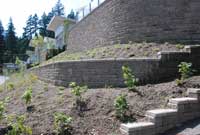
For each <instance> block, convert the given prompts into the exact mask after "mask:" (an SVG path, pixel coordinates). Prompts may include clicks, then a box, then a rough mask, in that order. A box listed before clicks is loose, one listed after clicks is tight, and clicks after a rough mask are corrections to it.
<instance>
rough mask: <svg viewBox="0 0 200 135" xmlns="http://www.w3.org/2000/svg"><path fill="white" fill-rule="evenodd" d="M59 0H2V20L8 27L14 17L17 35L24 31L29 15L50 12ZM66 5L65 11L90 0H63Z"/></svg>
mask: <svg viewBox="0 0 200 135" xmlns="http://www.w3.org/2000/svg"><path fill="white" fill-rule="evenodd" d="M56 2H57V0H0V20H1V21H2V23H3V26H4V29H7V24H8V21H9V18H10V17H12V19H13V23H14V25H15V28H16V32H17V35H18V36H20V35H21V33H22V32H23V29H22V28H23V27H24V26H25V24H26V20H27V18H28V16H29V15H31V14H34V13H37V14H38V16H39V17H40V16H41V15H42V14H43V12H44V11H45V12H46V13H48V12H49V11H51V8H52V7H53V6H54V5H55V3H56ZM61 2H62V3H63V4H64V6H65V13H66V14H68V13H69V12H70V10H71V9H78V8H80V7H82V6H84V5H87V4H88V3H89V2H90V0H61Z"/></svg>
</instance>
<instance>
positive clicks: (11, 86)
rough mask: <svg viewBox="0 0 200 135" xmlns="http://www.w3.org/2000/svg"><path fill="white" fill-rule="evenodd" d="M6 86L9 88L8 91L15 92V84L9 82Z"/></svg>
mask: <svg viewBox="0 0 200 135" xmlns="http://www.w3.org/2000/svg"><path fill="white" fill-rule="evenodd" d="M6 86H7V90H14V88H15V87H14V84H13V83H11V82H8V83H7V85H6Z"/></svg>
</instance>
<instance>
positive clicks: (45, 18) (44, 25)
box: [39, 13, 48, 37]
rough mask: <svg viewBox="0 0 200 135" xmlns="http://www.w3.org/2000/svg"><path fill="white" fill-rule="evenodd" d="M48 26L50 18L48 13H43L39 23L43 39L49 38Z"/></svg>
mask: <svg viewBox="0 0 200 135" xmlns="http://www.w3.org/2000/svg"><path fill="white" fill-rule="evenodd" d="M47 25H48V16H47V15H46V13H43V15H42V16H41V19H40V21H39V27H40V28H39V29H40V31H39V33H40V35H41V36H42V37H45V36H47Z"/></svg>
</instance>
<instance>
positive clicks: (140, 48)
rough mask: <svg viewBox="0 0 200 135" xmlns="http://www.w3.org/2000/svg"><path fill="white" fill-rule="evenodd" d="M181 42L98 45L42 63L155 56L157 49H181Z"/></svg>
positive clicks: (63, 54) (65, 53)
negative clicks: (97, 46)
mask: <svg viewBox="0 0 200 135" xmlns="http://www.w3.org/2000/svg"><path fill="white" fill-rule="evenodd" d="M183 48H184V45H181V44H176V45H175V44H169V43H165V44H158V43H130V44H117V45H111V46H106V47H99V48H95V49H90V50H88V51H82V52H74V53H71V52H68V51H65V52H63V53H61V54H59V55H57V56H55V57H53V58H52V59H50V60H48V61H45V62H44V63H43V64H47V63H51V62H56V61H66V60H81V59H106V58H133V57H157V53H158V52H159V51H183Z"/></svg>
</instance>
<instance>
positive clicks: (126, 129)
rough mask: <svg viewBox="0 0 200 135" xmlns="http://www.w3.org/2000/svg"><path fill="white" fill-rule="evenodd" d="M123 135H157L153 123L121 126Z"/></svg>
mask: <svg viewBox="0 0 200 135" xmlns="http://www.w3.org/2000/svg"><path fill="white" fill-rule="evenodd" d="M120 130H121V133H122V134H123V135H147V134H148V135H155V124H154V123H152V122H138V123H128V124H122V125H121V128H120Z"/></svg>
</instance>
